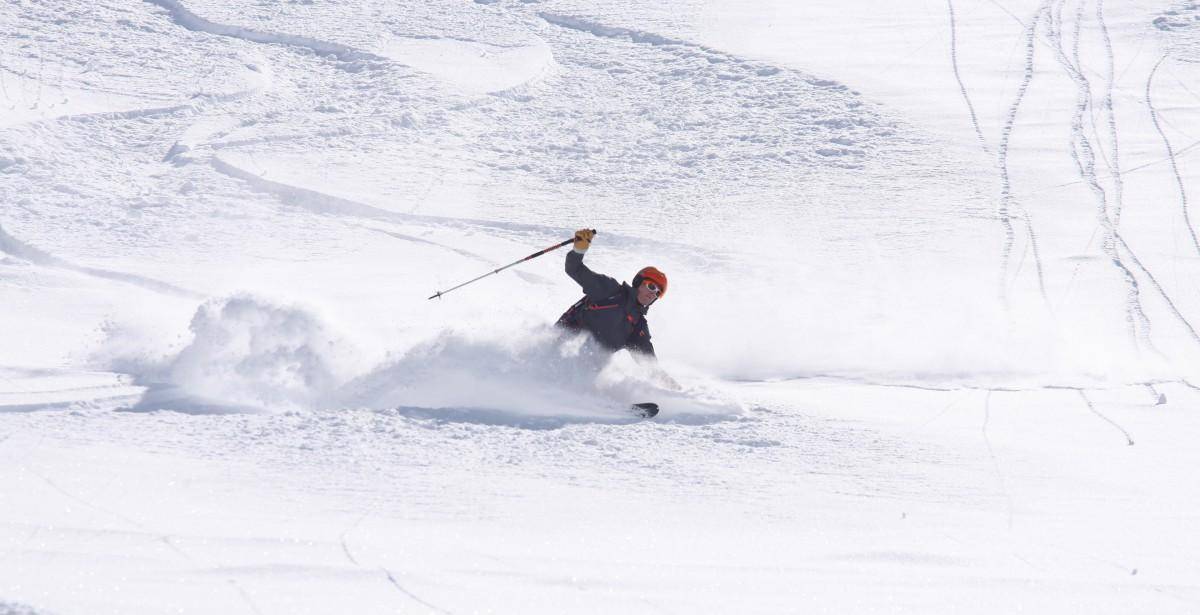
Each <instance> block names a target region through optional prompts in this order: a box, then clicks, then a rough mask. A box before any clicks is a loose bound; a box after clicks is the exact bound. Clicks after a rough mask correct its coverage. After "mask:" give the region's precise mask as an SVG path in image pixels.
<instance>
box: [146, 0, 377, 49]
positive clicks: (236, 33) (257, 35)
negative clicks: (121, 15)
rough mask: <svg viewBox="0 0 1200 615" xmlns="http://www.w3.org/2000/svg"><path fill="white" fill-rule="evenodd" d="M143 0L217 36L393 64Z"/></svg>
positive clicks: (174, 2)
mask: <svg viewBox="0 0 1200 615" xmlns="http://www.w3.org/2000/svg"><path fill="white" fill-rule="evenodd" d="M144 1H145V2H149V3H150V4H155V5H158V6H160V7H162V8H164V9H166V10H167V12H168V13H170V14H171V19H172V20H174V21H175V23H177V24H179V25H180V26H181V27H184V28H187V29H188V30H192V31H194V32H206V33H208V34H215V35H218V36H228V37H232V38H238V39H242V40H245V41H250V42H252V43H264V44H272V45H290V46H293V47H301V48H303V49H308V50H310V51H312V52H313V53H317V54H327V55H332V56H334V57H336V58H337V59H338V60H340V61H342V62H358V63H361V62H378V63H387V64H395V62H394V61H393V60H391V59H389V58H385V57H382V56H378V55H375V54H373V53H368V52H365V51H362V50H360V49H355V48H353V47H350V46H348V45H342V44H340V43H332V42H329V41H322V40H317V39H315V38H308V37H306V36H295V35H292V34H279V33H273V32H261V31H259V30H251V29H249V28H242V27H240V26H230V25H225V24H219V23H214V22H211V21H209V20H207V19H205V18H203V17H200V16H199V15H197V14H195V13H193V12H192V11H190V10H188V8H187V7H186V6H184V5H183V3H182V2H179V1H178V0H144Z"/></svg>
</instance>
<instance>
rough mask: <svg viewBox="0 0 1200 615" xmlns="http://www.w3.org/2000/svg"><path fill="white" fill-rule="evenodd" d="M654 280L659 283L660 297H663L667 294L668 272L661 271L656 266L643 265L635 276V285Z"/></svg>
mask: <svg viewBox="0 0 1200 615" xmlns="http://www.w3.org/2000/svg"><path fill="white" fill-rule="evenodd" d="M647 281H649V282H654V283H655V284H657V285H658V288H659V291H658V298H659V299H662V298H663V296H665V295H666V294H667V274H665V273H663V272H661V271H659V270H658V269H656V268H654V267H642V270H641V271H638V272H637V275H635V276H633V287H634V288H637V287H639V286H641V285H642V282H647Z"/></svg>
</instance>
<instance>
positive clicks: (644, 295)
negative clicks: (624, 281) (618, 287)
mask: <svg viewBox="0 0 1200 615" xmlns="http://www.w3.org/2000/svg"><path fill="white" fill-rule="evenodd" d="M659 292H661V289H660V288H659V287H658V285H657V284H655V283H654V282H648V281H647V282H642V285H641V286H638V303H640V304H642V305H645V306H649V305H650V304H651V303H654V301H655V300H656V299H658V293H659Z"/></svg>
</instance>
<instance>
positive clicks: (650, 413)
mask: <svg viewBox="0 0 1200 615" xmlns="http://www.w3.org/2000/svg"><path fill="white" fill-rule="evenodd" d="M630 409H632V410H633V411H634V413H636V414H637V415H638V416H640V417H642V418H647V419H652V418H654V417H655V416H658V404H656V403H653V402H646V403H641V404H633V405H632V406H630Z"/></svg>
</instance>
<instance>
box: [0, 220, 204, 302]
mask: <svg viewBox="0 0 1200 615" xmlns="http://www.w3.org/2000/svg"><path fill="white" fill-rule="evenodd" d="M0 253H3V254H8V255H10V256H14V257H16V258H19V259H21V260H24V261H28V262H30V263H32V264H34V265H40V266H43V267H55V268H58V269H65V270H67V271H74V272H76V273H82V274H85V275H89V276H92V277H96V278H102V279H106V280H114V281H117V282H123V283H125V284H131V285H134V286H138V287H140V288H144V289H146V290H151V291H154V292H157V293H162V294H168V295H174V296H178V297H186V298H189V299H200V298H203V297H204V295H202V294H200V293H197V292H194V291H191V290H188V289H186V288H181V287H179V286H175V285H174V284H169V283H167V282H162V281H160V280H155V279H153V278H148V277H145V276H140V275H136V274H132V273H123V272H120V271H111V270H108V269H99V268H96V267H83V266H80V265H75V264H72V263H69V262H67V261H64V260H62V259H60V258H58V257H56V256H53V255H51V254H48V253H46V252H44V251H42V250H40V249H38V248H35V247H33V246H31V245H29V244H26V243H24V242H22V241H20V240H18V239H17V238H15V237H13V236H12V235H9V234H8V232H7V231H5V230H4V227H3V226H0Z"/></svg>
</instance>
